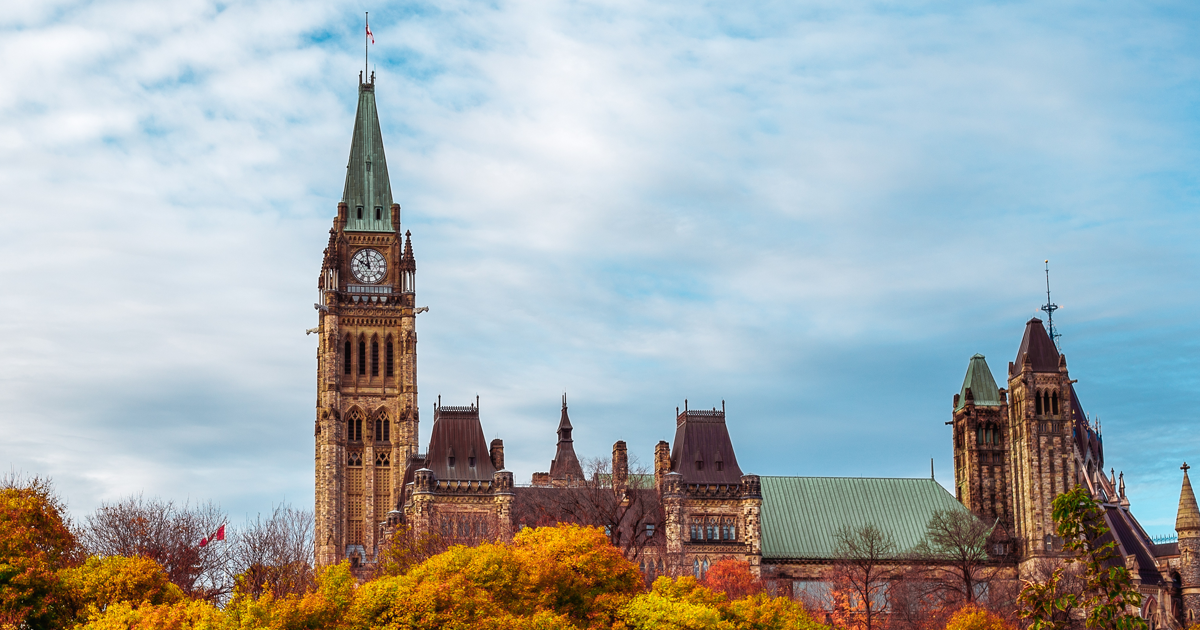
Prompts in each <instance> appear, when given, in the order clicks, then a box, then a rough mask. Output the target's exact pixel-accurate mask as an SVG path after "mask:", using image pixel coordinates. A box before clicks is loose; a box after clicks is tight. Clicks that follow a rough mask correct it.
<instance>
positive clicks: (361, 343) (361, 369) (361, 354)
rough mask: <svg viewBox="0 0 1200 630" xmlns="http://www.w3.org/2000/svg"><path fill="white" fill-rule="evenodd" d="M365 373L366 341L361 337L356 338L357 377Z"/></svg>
mask: <svg viewBox="0 0 1200 630" xmlns="http://www.w3.org/2000/svg"><path fill="white" fill-rule="evenodd" d="M366 373H367V340H366V339H363V338H362V337H359V338H358V375H359V376H365V375H366Z"/></svg>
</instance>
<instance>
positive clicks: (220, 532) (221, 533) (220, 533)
mask: <svg viewBox="0 0 1200 630" xmlns="http://www.w3.org/2000/svg"><path fill="white" fill-rule="evenodd" d="M217 540H225V526H224V525H222V526H220V527H218V528H217V531H215V532H213V535H212V536H209V537H207V538H201V539H200V546H201V547H203V546H205V545H207V544H208V543H210V542H214V541H217Z"/></svg>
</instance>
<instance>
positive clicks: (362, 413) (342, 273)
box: [314, 73, 418, 566]
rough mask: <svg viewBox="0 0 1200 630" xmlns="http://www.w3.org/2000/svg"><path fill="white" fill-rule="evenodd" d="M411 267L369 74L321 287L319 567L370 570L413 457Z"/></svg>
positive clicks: (414, 375) (414, 379) (414, 269)
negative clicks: (344, 564)
mask: <svg viewBox="0 0 1200 630" xmlns="http://www.w3.org/2000/svg"><path fill="white" fill-rule="evenodd" d="M416 272H417V264H416V260H415V259H414V258H413V253H412V239H411V236H410V234H409V233H402V232H401V228H400V206H399V205H398V204H396V203H394V202H393V199H392V187H391V183H390V182H389V181H388V171H387V160H386V159H385V158H384V154H383V135H382V133H381V132H380V129H379V115H378V112H377V111H376V108H375V75H374V73H372V74H371V77H370V80H369V82H363V81H362V77H361V75H360V77H359V86H358V113H357V115H356V116H355V120H354V137H353V139H352V140H351V143H350V162H349V164H347V166H346V187H345V190H344V191H343V192H342V200H341V202H340V203H339V204H338V206H337V217H336V218H335V219H334V220H333V227H332V228H331V229H330V230H329V244H328V245H327V246H326V248H325V254H324V259H323V261H322V263H321V274H320V277H319V278H318V280H317V288H318V291H319V295H320V302H319V303H318V304H316V305H315V306H316V308H317V311H318V318H319V325H318V326H317V331H318V333H319V334H318V336H319V338H320V346H319V349H318V350H317V418H316V426H315V428H314V431H315V435H316V509H315V515H316V529H315V543H316V562H317V565H318V566H328V565H330V564H336V563H338V562H340V561H342V560H343V559H346V558H349V559H350V560H351V562H352V563H354V564H358V563H363V562H373V561H374V560H375V558H374V556H375V550H376V548H377V545H378V543H379V540H378V537H379V535H380V532H381V527H380V523H382V522H384V521H386V520H387V514H388V512H390V511H392V510H395V509H396V501H397V498H398V491H399V485H400V481H401V480H400V479H399V477H400V475H398V474H397V471H399V473H401V474H402V473H403V471H404V466H405V463H406V462H407V460H408V458H409V457H410V456H412V455H415V454H416V452H417V421H418V418H417V334H416V313H415V309H414V305H415V303H414V299H415V296H416V283H415V282H416Z"/></svg>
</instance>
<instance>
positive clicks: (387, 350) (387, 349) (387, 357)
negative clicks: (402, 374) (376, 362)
mask: <svg viewBox="0 0 1200 630" xmlns="http://www.w3.org/2000/svg"><path fill="white" fill-rule="evenodd" d="M383 358H384V361H383V373H384V375H385V376H394V375H395V368H394V367H393V360H394V359H395V357H394V356H393V355H392V336H391V335H388V338H387V343H386V344H385V345H384V357H383Z"/></svg>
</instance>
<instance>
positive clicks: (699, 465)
mask: <svg viewBox="0 0 1200 630" xmlns="http://www.w3.org/2000/svg"><path fill="white" fill-rule="evenodd" d="M696 470H704V461H703V460H700V459H697V460H696Z"/></svg>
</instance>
